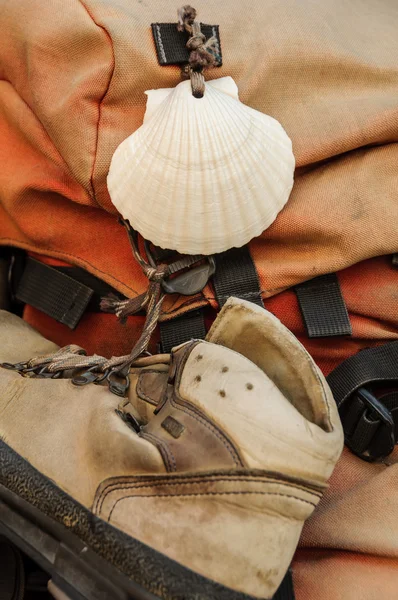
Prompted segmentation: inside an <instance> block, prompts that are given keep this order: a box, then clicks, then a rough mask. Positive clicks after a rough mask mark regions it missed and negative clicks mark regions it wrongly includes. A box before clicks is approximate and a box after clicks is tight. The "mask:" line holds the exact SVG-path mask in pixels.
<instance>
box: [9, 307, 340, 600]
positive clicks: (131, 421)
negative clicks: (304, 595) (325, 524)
mask: <svg viewBox="0 0 398 600" xmlns="http://www.w3.org/2000/svg"><path fill="white" fill-rule="evenodd" d="M0 315H1V318H0V333H1V340H2V344H1V348H0V360H1V361H7V362H9V363H10V362H19V361H24V360H27V359H29V358H31V357H32V356H34V355H38V354H40V353H41V354H46V353H49V352H54V351H56V350H57V347H55V346H54V344H52V343H51V342H48V341H46V340H45V339H44V338H42V337H41V336H40V335H39V334H38V333H36V332H35V331H33V330H32V329H31V328H30V327H29V326H28V325H27V324H26V323H24V322H23V321H22V320H20V319H19V318H18V317H16V316H14V315H11V314H9V313H6V312H4V311H3V312H0ZM27 374H28V375H29V373H27ZM78 382H79V378H77V379H76V380H75V383H78ZM0 411H1V417H0V436H1V440H2V441H1V442H0V444H1V445H0V483H1V486H0V499H1V505H0V509H1V510H0V529H1V530H2V531H3V532H5V534H6V535H7V536H8V537H9V538H10V539H12V541H14V543H17V545H19V547H21V549H22V550H23V551H25V552H27V553H28V554H30V555H31V556H32V557H33V558H34V559H35V560H36V561H37V562H38V563H39V564H40V565H41V566H42V567H43V568H44V569H45V570H47V571H48V572H49V573H51V575H52V577H53V581H54V586H56V587H57V589H61V590H62V591H63V592H64V593H65V594H70V597H73V598H89V599H91V598H92V599H94V598H95V600H101V599H102V598H104V599H107V600H108V599H109V600H110V599H113V598H115V599H116V598H117V599H122V598H125V599H126V598H139V599H141V598H142V599H149V598H162V599H165V600H169V599H170V600H174V599H177V598H178V599H192V600H193V599H198V598H200V599H213V598H214V599H215V598H217V599H225V600H227V599H228V600H238V599H241V600H243V599H244V598H271V597H272V596H273V594H274V593H275V591H276V590H277V588H278V586H279V584H280V582H281V580H282V579H283V577H284V575H285V573H286V571H287V569H288V567H289V564H290V562H291V559H292V556H293V553H294V551H295V549H296V546H297V543H298V539H299V536H300V532H301V529H302V526H303V523H304V521H305V519H307V518H308V517H309V516H310V514H311V513H312V511H313V510H314V507H315V506H316V505H317V503H318V502H319V499H320V498H321V495H322V492H323V490H324V488H325V486H326V481H327V479H328V478H329V476H330V474H331V473H332V470H333V468H334V465H335V463H336V461H337V459H338V457H339V455H340V452H341V450H342V446H343V434H342V429H341V425H340V421H339V417H338V414H337V409H336V406H335V403H334V400H333V398H332V396H331V393H330V390H329V388H328V385H327V384H326V382H325V380H324V378H323V376H322V374H321V373H320V371H319V370H318V368H317V367H316V365H315V364H314V362H313V360H312V359H311V358H310V356H309V354H308V353H307V352H306V351H305V349H304V348H303V346H302V345H301V344H300V343H299V342H298V341H297V339H296V338H295V337H294V336H293V334H292V333H291V332H290V331H288V330H287V329H286V328H285V327H284V326H283V325H282V324H281V323H280V322H279V320H278V319H277V318H276V317H274V316H273V315H272V314H270V313H269V312H267V311H266V310H264V309H262V308H259V307H257V306H255V305H254V304H251V303H249V302H245V301H242V300H237V299H234V298H231V299H230V300H229V301H228V302H227V303H226V305H225V306H224V308H223V309H222V311H221V312H220V314H219V316H218V317H217V319H216V321H215V322H214V324H213V326H212V328H211V330H210V332H209V334H208V336H207V340H206V341H200V340H193V341H191V342H188V343H186V344H182V345H181V346H179V347H177V348H175V349H174V350H173V352H172V353H171V355H159V356H151V357H144V358H141V359H138V360H137V361H136V363H135V364H134V365H133V368H132V369H131V373H130V388H129V391H128V397H126V398H120V397H118V396H117V395H115V394H112V393H111V392H110V391H109V389H108V387H107V386H106V385H104V384H102V385H94V384H88V385H84V386H78V385H73V383H72V380H71V379H68V378H59V379H51V378H41V377H27V376H26V377H22V376H21V375H20V374H19V373H17V372H15V371H12V370H7V369H4V368H3V369H0Z"/></svg>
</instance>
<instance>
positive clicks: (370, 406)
mask: <svg viewBox="0 0 398 600" xmlns="http://www.w3.org/2000/svg"><path fill="white" fill-rule="evenodd" d="M351 398H352V399H353V398H356V399H358V400H360V401H361V402H362V403H363V405H364V407H365V408H364V411H363V412H362V415H361V417H360V419H366V420H367V421H368V422H369V421H373V422H375V421H379V427H377V429H376V430H375V432H374V434H373V436H372V438H371V440H370V441H369V442H368V445H367V448H366V449H365V450H362V451H360V452H359V451H358V449H357V448H356V439H355V433H356V428H355V429H354V432H353V433H352V435H348V436H347V435H346V439H345V442H346V444H347V446H348V447H349V448H350V450H351V451H352V452H354V454H356V455H357V456H359V457H360V458H361V459H362V460H366V461H368V462H373V461H375V460H380V459H382V458H386V457H387V456H388V455H389V454H391V452H392V451H393V449H394V446H395V424H394V419H393V417H392V414H391V412H390V411H389V410H388V409H387V408H386V407H385V406H384V404H383V403H382V402H380V400H378V398H376V396H375V395H374V394H372V393H371V392H370V391H369V390H368V389H366V388H364V387H361V388H359V389H358V390H357V391H356V392H355V393H354V394H353V395H352V396H351ZM343 423H344V421H343ZM358 424H359V421H358Z"/></svg>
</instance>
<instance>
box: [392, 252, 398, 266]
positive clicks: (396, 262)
mask: <svg viewBox="0 0 398 600" xmlns="http://www.w3.org/2000/svg"><path fill="white" fill-rule="evenodd" d="M392 264H393V266H394V267H398V253H397V254H393V255H392Z"/></svg>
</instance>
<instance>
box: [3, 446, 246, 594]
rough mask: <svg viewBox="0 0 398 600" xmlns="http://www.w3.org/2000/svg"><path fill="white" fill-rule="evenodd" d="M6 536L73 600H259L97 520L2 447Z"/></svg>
mask: <svg viewBox="0 0 398 600" xmlns="http://www.w3.org/2000/svg"><path fill="white" fill-rule="evenodd" d="M0 532H1V533H3V534H4V535H5V536H6V537H7V538H9V539H10V540H11V541H12V542H13V543H14V544H15V545H16V546H17V547H18V548H20V549H21V550H22V551H23V552H25V553H26V554H27V555H28V556H30V557H31V558H32V559H33V560H34V561H35V562H36V563H37V564H39V565H40V566H41V567H42V569H43V570H44V571H46V572H47V573H48V574H49V575H50V576H51V578H52V581H53V582H54V584H55V585H56V586H57V587H58V588H59V589H60V590H62V591H64V593H65V594H66V595H67V596H68V597H69V598H70V599H71V600H256V599H255V598H253V596H248V595H246V594H242V593H239V592H235V591H233V590H231V589H229V588H226V587H224V586H222V585H220V584H218V583H216V582H214V581H211V580H210V579H207V578H205V577H203V576H201V575H198V574H197V573H195V572H194V571H191V570H190V569H187V568H186V567H183V566H182V565H180V564H179V563H177V562H175V561H173V560H172V559H170V558H168V557H167V556H165V555H163V554H161V553H160V552H157V551H156V550H153V549H152V548H150V547H149V546H146V545H145V544H143V543H142V542H140V541H138V540H136V539H134V538H132V537H130V536H128V535H127V534H125V533H123V532H122V531H120V530H118V529H116V528H115V527H113V526H112V525H110V524H109V523H106V522H105V521H103V520H102V519H100V518H98V517H96V516H95V515H93V514H92V513H91V512H90V511H89V510H88V509H87V508H85V507H84V506H82V505H81V504H79V503H78V502H76V501H75V500H74V499H73V498H72V497H71V496H69V495H68V494H66V493H65V492H64V491H63V490H61V489H60V488H59V487H57V486H56V485H55V484H54V483H53V482H52V481H51V480H50V479H47V477H45V476H44V475H42V474H41V473H40V472H39V471H37V470H36V469H35V468H34V467H33V466H32V465H31V464H30V463H28V462H27V461H26V460H25V459H24V458H22V457H21V456H20V455H19V454H17V453H16V452H15V451H14V450H12V448H10V447H9V446H8V445H7V444H5V443H4V442H3V441H1V440H0Z"/></svg>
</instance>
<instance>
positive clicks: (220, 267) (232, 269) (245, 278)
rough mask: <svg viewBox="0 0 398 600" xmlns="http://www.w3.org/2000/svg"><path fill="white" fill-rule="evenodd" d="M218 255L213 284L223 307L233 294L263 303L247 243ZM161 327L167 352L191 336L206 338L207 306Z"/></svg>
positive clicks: (162, 343)
mask: <svg viewBox="0 0 398 600" xmlns="http://www.w3.org/2000/svg"><path fill="white" fill-rule="evenodd" d="M214 258H215V261H216V272H215V273H214V275H213V286H214V291H215V295H216V299H217V302H218V304H219V306H220V308H222V307H223V306H224V304H225V303H226V301H227V300H228V298H229V297H230V296H236V297H237V298H243V299H245V300H250V301H251V302H254V303H255V304H258V305H259V306H263V301H262V299H261V293H260V284H259V281H258V276H257V271H256V268H255V266H254V263H253V259H252V257H251V255H250V252H249V249H248V248H247V247H246V246H244V247H243V248H233V249H232V250H228V251H227V252H223V253H222V254H216V255H215V257H214ZM159 326H160V340H161V349H162V351H163V352H170V350H171V349H172V348H173V347H174V346H178V345H179V344H182V343H183V342H186V341H187V340H189V339H203V338H204V337H205V336H206V328H205V322H204V309H199V310H196V311H194V312H193V313H188V314H186V315H183V316H181V317H176V318H175V319H172V320H171V321H164V322H162V323H160V324H159Z"/></svg>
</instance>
